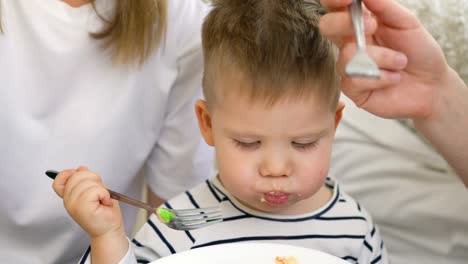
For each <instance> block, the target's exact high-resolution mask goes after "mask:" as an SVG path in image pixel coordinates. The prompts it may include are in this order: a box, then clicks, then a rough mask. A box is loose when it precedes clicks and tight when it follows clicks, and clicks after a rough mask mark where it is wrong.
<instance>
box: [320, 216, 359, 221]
mask: <svg viewBox="0 0 468 264" xmlns="http://www.w3.org/2000/svg"><path fill="white" fill-rule="evenodd" d="M317 220H323V221H340V220H363V221H366V222H367V219H366V218H365V217H362V216H335V217H326V216H320V217H317Z"/></svg>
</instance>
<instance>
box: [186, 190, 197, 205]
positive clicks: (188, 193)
mask: <svg viewBox="0 0 468 264" xmlns="http://www.w3.org/2000/svg"><path fill="white" fill-rule="evenodd" d="M185 194H186V195H187V197H188V198H189V200H190V202H191V203H192V204H193V206H195V208H200V206H199V205H198V203H197V202H196V201H195V199H193V196H192V195H191V194H190V192H189V191H186V192H185Z"/></svg>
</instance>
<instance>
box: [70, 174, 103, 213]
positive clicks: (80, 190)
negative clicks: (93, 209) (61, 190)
mask: <svg viewBox="0 0 468 264" xmlns="http://www.w3.org/2000/svg"><path fill="white" fill-rule="evenodd" d="M98 188H102V189H105V187H104V186H103V185H102V183H100V182H97V181H94V180H89V179H84V180H82V181H80V182H79V183H78V184H76V185H75V187H73V188H72V189H70V191H69V192H67V194H66V195H64V197H63V201H64V203H65V206H66V207H70V208H72V207H77V206H78V207H80V206H84V205H87V204H88V203H100V202H99V200H100V196H98V193H96V192H95V193H96V194H95V197H92V196H91V195H92V194H93V193H92V192H91V193H90V191H91V190H95V189H98ZM85 194H87V195H86V197H87V199H86V200H82V197H83V195H85Z"/></svg>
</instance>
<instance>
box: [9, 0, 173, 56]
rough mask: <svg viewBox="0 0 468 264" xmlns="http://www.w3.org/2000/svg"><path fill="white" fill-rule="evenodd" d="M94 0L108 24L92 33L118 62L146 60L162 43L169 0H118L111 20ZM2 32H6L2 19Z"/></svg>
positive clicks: (93, 1) (93, 2)
mask: <svg viewBox="0 0 468 264" xmlns="http://www.w3.org/2000/svg"><path fill="white" fill-rule="evenodd" d="M95 1H96V0H91V2H92V4H93V7H94V10H95V11H96V13H97V14H98V16H99V17H100V18H101V19H102V20H103V21H105V22H106V23H107V26H106V27H105V28H104V29H103V30H102V31H101V32H91V33H90V35H91V36H92V37H93V38H95V39H100V40H103V41H104V44H105V47H108V48H111V49H112V58H113V61H114V62H115V63H119V64H132V63H133V64H135V63H136V64H140V65H141V64H143V63H144V62H145V60H146V59H147V58H148V57H149V56H150V55H151V53H152V52H153V51H154V50H155V49H156V48H157V47H158V46H159V44H160V42H161V40H162V38H163V36H164V33H165V31H166V24H167V12H168V11H167V0H137V1H135V0H116V7H115V14H114V16H113V18H112V19H111V20H106V19H104V18H103V17H102V16H101V15H99V10H97V9H96V6H95ZM0 14H1V6H0ZM0 19H1V17H0ZM0 32H2V33H3V28H2V24H1V20H0Z"/></svg>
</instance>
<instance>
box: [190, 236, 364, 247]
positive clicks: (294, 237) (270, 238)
mask: <svg viewBox="0 0 468 264" xmlns="http://www.w3.org/2000/svg"><path fill="white" fill-rule="evenodd" d="M363 238H364V236H359V235H303V236H254V237H239V238H231V239H224V240H217V241H212V242H209V243H205V244H200V245H196V246H194V247H192V249H194V248H200V247H207V246H213V245H219V244H227V243H236V242H243V241H255V240H258V241H265V240H301V239H363Z"/></svg>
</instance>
